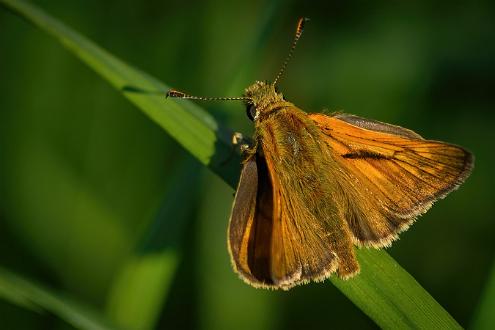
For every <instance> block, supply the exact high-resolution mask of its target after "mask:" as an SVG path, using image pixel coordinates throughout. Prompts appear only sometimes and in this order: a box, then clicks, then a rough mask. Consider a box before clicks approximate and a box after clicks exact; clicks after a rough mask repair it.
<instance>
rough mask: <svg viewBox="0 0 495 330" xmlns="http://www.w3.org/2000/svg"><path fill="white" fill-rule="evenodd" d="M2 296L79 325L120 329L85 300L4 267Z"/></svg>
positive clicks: (0, 277) (0, 278) (0, 270)
mask: <svg viewBox="0 0 495 330" xmlns="http://www.w3.org/2000/svg"><path fill="white" fill-rule="evenodd" d="M0 297H2V298H3V299H5V300H7V301H9V302H11V303H13V304H15V305H18V306H21V307H24V308H27V309H30V310H33V311H36V312H43V311H46V312H50V313H52V314H54V315H56V316H57V317H59V318H60V319H62V320H64V321H66V322H67V323H69V324H70V325H72V326H74V327H75V328H77V329H92V330H98V329H99V330H106V329H116V328H115V327H114V326H112V325H110V323H109V322H108V321H106V320H104V319H103V317H101V316H99V315H97V314H96V313H95V312H93V311H90V310H89V309H88V308H86V307H83V306H82V305H81V304H78V303H76V302H74V301H72V300H70V299H68V298H65V297H62V296H60V295H58V294H56V293H54V292H53V291H51V290H49V289H47V288H44V287H42V286H41V285H38V284H35V283H33V282H30V281H28V280H26V279H24V278H22V277H21V276H18V275H16V274H13V273H11V272H9V271H7V270H5V269H3V268H0Z"/></svg>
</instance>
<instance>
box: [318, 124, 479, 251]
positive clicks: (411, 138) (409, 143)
mask: <svg viewBox="0 0 495 330" xmlns="http://www.w3.org/2000/svg"><path fill="white" fill-rule="evenodd" d="M310 118H311V119H313V120H314V122H315V123H316V125H317V126H318V127H319V128H320V129H321V131H322V133H323V135H322V136H323V139H324V140H325V141H326V143H327V145H328V146H329V147H330V148H329V152H330V153H331V155H332V157H333V158H334V159H335V160H336V161H337V163H338V164H339V165H340V166H341V168H342V169H343V171H344V174H343V176H340V181H341V184H342V185H343V186H344V187H345V190H346V193H347V195H348V197H349V198H347V204H348V205H347V207H346V215H345V218H346V221H347V222H348V224H349V227H350V228H351V231H352V233H353V236H354V239H355V242H356V243H358V244H363V245H371V246H375V247H380V246H384V245H389V244H390V243H391V241H392V240H393V239H395V238H397V234H398V233H399V232H401V231H403V230H405V229H407V228H408V226H409V225H410V224H411V223H412V221H414V219H415V217H417V216H418V215H420V214H422V213H424V212H426V211H427V210H428V209H429V207H430V206H431V205H432V203H433V202H434V201H435V200H437V199H439V198H443V197H444V196H445V195H447V194H448V193H449V192H450V191H452V190H454V189H455V188H457V187H458V186H459V185H460V184H461V183H462V182H464V180H465V179H466V178H467V177H468V176H469V173H470V172H471V169H472V166H473V156H472V155H471V154H470V153H469V152H468V151H466V150H464V149H463V148H461V147H458V146H455V145H451V144H447V143H444V142H438V141H429V140H424V139H423V138H421V137H420V136H419V135H418V134H416V133H414V132H412V131H410V130H408V129H405V128H402V127H399V126H394V125H389V124H385V123H381V122H377V121H372V120H367V119H364V118H360V117H357V116H351V115H345V114H339V115H336V116H326V115H322V114H311V115H310Z"/></svg>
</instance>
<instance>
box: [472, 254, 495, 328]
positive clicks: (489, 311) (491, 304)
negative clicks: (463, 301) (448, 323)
mask: <svg viewBox="0 0 495 330" xmlns="http://www.w3.org/2000/svg"><path fill="white" fill-rule="evenodd" d="M494 311H495V263H494V264H493V266H492V271H491V272H490V276H489V277H488V279H487V282H486V284H485V288H484V290H483V293H482V296H481V299H480V302H479V305H478V307H477V308H476V311H475V313H474V314H475V317H474V320H473V324H472V326H471V328H472V329H476V330H485V329H486V330H488V329H493V326H494V325H495V313H494Z"/></svg>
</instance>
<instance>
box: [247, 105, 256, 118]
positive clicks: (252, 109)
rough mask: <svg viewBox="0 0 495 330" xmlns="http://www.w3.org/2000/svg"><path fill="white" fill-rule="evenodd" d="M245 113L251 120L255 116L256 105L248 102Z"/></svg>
mask: <svg viewBox="0 0 495 330" xmlns="http://www.w3.org/2000/svg"><path fill="white" fill-rule="evenodd" d="M246 114H247V116H248V118H249V119H251V121H254V117H255V116H256V107H255V106H254V104H248V105H247V107H246Z"/></svg>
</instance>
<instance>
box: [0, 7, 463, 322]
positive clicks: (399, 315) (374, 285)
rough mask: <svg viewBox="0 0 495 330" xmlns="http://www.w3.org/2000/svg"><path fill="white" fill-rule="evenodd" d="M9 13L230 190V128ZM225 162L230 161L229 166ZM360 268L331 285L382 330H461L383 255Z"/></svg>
mask: <svg viewBox="0 0 495 330" xmlns="http://www.w3.org/2000/svg"><path fill="white" fill-rule="evenodd" d="M0 3H4V4H5V5H6V6H7V7H8V8H10V9H11V10H12V11H13V12H15V13H17V14H18V15H19V16H21V17H24V18H25V19H27V20H28V21H30V22H31V23H33V24H34V25H36V26H37V27H38V28H40V29H41V30H43V31H45V32H47V33H49V34H50V35H52V36H54V37H55V38H56V39H57V40H59V41H60V42H61V43H62V44H63V45H64V46H65V47H66V48H67V49H68V50H69V51H71V52H72V53H74V55H76V56H77V57H79V58H80V59H81V60H82V61H83V62H85V63H86V64H87V65H89V66H90V67H91V68H93V69H94V70H95V71H96V72H97V73H99V74H100V75H101V76H102V77H103V78H104V79H106V80H107V81H108V82H109V83H110V84H112V85H113V86H115V87H116V88H117V89H118V90H119V91H121V92H122V93H123V94H124V96H125V97H127V98H128V99H129V100H131V102H133V103H134V104H135V105H136V106H137V107H138V108H139V109H140V110H141V111H143V112H144V113H146V114H147V115H148V116H149V117H150V118H151V119H152V120H154V121H155V122H156V123H157V124H158V125H160V126H161V127H162V128H163V129H164V130H166V131H167V132H168V133H169V134H170V135H171V136H173V137H174V138H175V139H176V140H177V141H178V142H179V143H180V144H181V145H182V146H183V147H184V148H185V149H186V150H188V151H189V152H190V153H191V154H192V155H194V156H195V157H196V158H197V159H198V160H199V161H200V162H201V163H203V164H205V165H207V166H209V167H210V168H211V169H212V170H213V171H215V173H217V174H218V175H219V176H220V177H221V178H223V179H224V180H225V181H226V182H227V183H229V184H230V186H232V187H234V186H235V183H236V181H237V177H238V172H239V163H238V161H239V157H238V156H237V155H236V154H234V155H235V156H232V147H231V145H230V143H229V138H230V136H229V130H228V129H225V128H221V127H220V125H218V124H217V123H216V122H215V121H214V119H213V118H212V117H211V116H210V115H209V114H208V113H207V112H205V111H204V110H202V109H201V108H199V107H198V106H195V105H193V104H192V103H191V102H187V101H177V102H176V101H173V100H165V98H164V97H163V95H159V94H160V93H161V92H163V91H165V90H167V87H166V86H165V85H164V84H162V83H160V82H158V81H157V80H156V79H154V78H151V77H150V76H148V75H147V74H144V73H142V72H141V71H139V70H136V69H134V68H132V67H130V66H129V65H127V64H125V63H123V62H122V61H121V60H119V59H117V58H116V57H115V56H113V55H111V54H109V53H108V52H106V51H104V50H103V49H101V48H99V47H98V46H97V45H95V44H94V43H92V42H91V41H89V40H88V39H87V38H85V37H83V36H81V35H80V34H78V33H76V32H75V31H73V30H71V29H69V28H68V27H66V26H65V25H63V24H62V23H60V22H59V21H57V20H55V19H54V18H52V17H50V16H48V15H47V14H45V13H43V12H42V11H41V10H39V9H37V8H36V7H34V6H32V5H28V4H26V3H24V2H19V1H12V0H0ZM227 160H229V161H228V162H227ZM359 259H360V261H361V265H362V266H363V267H362V268H363V270H362V272H361V275H360V276H358V277H357V279H355V280H350V281H347V282H342V281H339V280H337V279H333V280H332V281H333V282H334V283H335V284H336V286H337V287H338V288H339V289H340V290H341V291H342V292H343V293H344V294H345V295H346V296H347V297H349V299H351V300H352V301H353V302H354V303H355V304H356V306H358V307H359V308H361V309H362V310H363V311H364V312H365V313H366V314H367V315H368V316H370V317H371V318H372V319H373V320H374V321H375V322H376V323H377V324H378V325H379V326H381V327H383V328H398V327H416V328H459V327H460V326H459V325H458V324H457V323H456V321H455V320H454V319H453V318H452V317H451V316H450V315H449V314H448V313H447V312H446V311H445V310H444V309H443V308H442V306H440V305H439V304H438V303H437V302H436V301H435V300H434V299H433V298H432V297H431V296H430V295H429V294H428V292H426V291H425V290H424V289H423V288H422V287H421V285H419V284H418V283H417V282H416V281H415V279H414V278H413V277H412V276H411V275H409V274H408V273H407V272H406V271H405V270H404V269H402V268H401V267H400V266H399V265H398V264H397V263H396V262H395V261H394V260H393V259H392V258H391V257H390V256H388V254H387V253H386V252H383V251H382V252H379V251H366V250H363V251H360V252H359Z"/></svg>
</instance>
